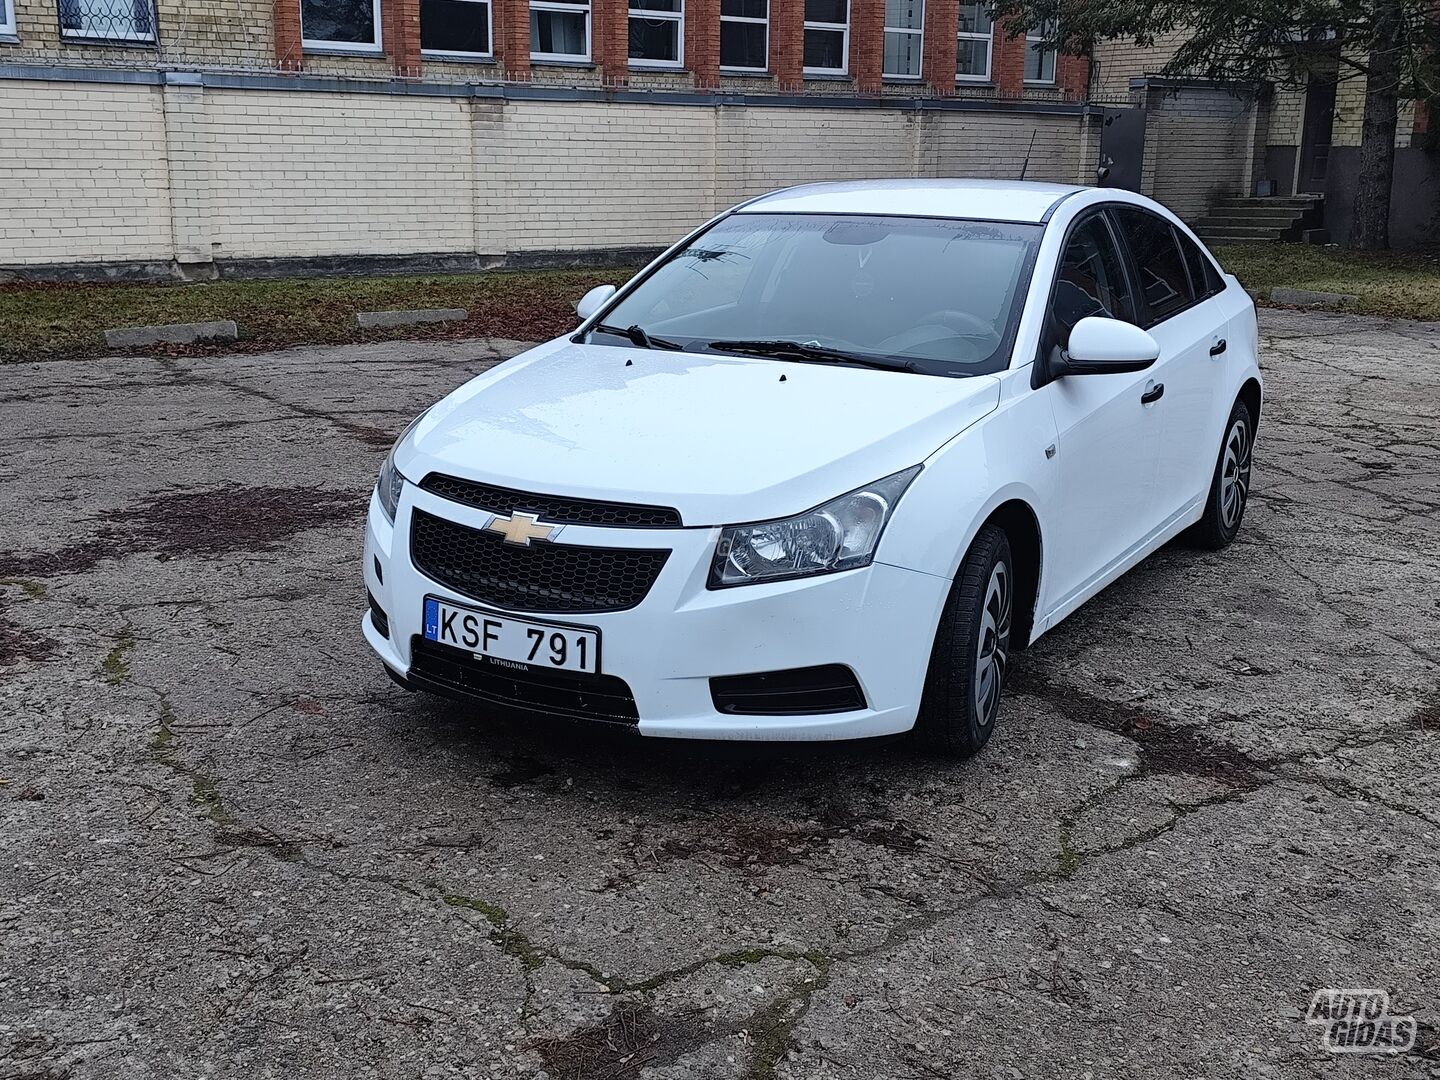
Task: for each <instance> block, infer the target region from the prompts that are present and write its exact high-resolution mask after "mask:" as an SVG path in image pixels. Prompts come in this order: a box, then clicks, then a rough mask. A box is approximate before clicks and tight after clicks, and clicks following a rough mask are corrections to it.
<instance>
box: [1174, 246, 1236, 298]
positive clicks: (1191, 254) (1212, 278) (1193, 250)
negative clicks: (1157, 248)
mask: <svg viewBox="0 0 1440 1080" xmlns="http://www.w3.org/2000/svg"><path fill="white" fill-rule="evenodd" d="M1175 235H1176V237H1177V238H1178V239H1179V241H1180V250H1181V251H1182V252H1183V253H1184V255H1185V265H1186V266H1187V267H1189V268H1190V284H1191V285H1192V286H1193V287H1194V289H1195V296H1196V299H1206V298H1208V297H1211V296H1214V295H1215V294H1216V293H1218V292H1224V291H1225V282H1223V281H1222V280H1220V271H1218V270H1216V269H1215V264H1214V263H1213V262H1211V261H1210V260H1209V259H1208V258H1206V257H1205V253H1204V252H1202V251H1201V250H1200V248H1199V247H1197V246H1196V244H1195V241H1194V240H1191V239H1190V238H1189V237H1188V236H1186V235H1185V234H1184V233H1182V232H1181V231H1180V230H1179V229H1176V230H1175Z"/></svg>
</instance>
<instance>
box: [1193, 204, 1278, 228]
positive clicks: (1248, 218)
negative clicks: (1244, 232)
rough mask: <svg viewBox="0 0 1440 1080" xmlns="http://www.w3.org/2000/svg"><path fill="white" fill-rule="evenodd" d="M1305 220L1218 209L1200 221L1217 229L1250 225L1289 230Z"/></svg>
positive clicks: (1272, 214) (1270, 214)
mask: <svg viewBox="0 0 1440 1080" xmlns="http://www.w3.org/2000/svg"><path fill="white" fill-rule="evenodd" d="M1303 218H1304V215H1303V214H1285V213H1280V214H1276V213H1264V214H1260V213H1255V214H1242V213H1240V212H1238V211H1230V210H1225V209H1223V208H1221V209H1217V210H1216V211H1215V212H1214V213H1212V214H1211V215H1210V216H1209V217H1206V218H1202V219H1201V220H1200V224H1202V225H1206V226H1209V227H1211V228H1216V229H1223V228H1229V227H1231V226H1241V227H1245V226H1250V225H1258V226H1260V227H1262V228H1266V229H1289V228H1292V227H1293V226H1295V225H1298V224H1299V223H1300V222H1301V220H1303Z"/></svg>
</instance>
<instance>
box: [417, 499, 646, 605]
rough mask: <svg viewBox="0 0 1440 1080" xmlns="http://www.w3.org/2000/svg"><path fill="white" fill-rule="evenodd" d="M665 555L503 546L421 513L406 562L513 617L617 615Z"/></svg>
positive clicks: (494, 537)
mask: <svg viewBox="0 0 1440 1080" xmlns="http://www.w3.org/2000/svg"><path fill="white" fill-rule="evenodd" d="M669 557H670V552H669V551H668V550H655V549H640V550H636V549H630V548H601V547H582V546H581V545H579V544H554V543H547V542H536V543H532V544H529V545H525V546H521V545H519V544H511V543H507V542H506V541H505V540H503V539H502V538H501V537H500V535H499V534H498V533H492V532H487V531H485V530H483V529H472V528H470V527H469V526H466V525H460V524H457V523H456V522H453V521H446V520H445V519H444V518H438V517H435V516H434V515H433V514H427V513H425V511H423V510H416V511H414V513H413V517H412V523H411V526H410V558H411V559H412V560H413V561H414V563H415V568H416V569H417V570H419V571H420V572H421V573H422V574H424V575H425V576H426V577H428V578H430V579H431V580H433V581H438V582H439V583H440V584H442V585H445V586H448V587H449V588H451V589H454V590H455V591H456V592H458V593H460V594H461V595H463V596H469V597H471V598H472V599H475V600H480V601H483V602H484V603H487V604H494V605H495V606H496V607H501V608H508V609H511V610H518V611H568V612H596V611H624V610H625V609H626V608H632V607H634V606H635V605H636V604H638V603H640V601H641V600H644V599H645V594H646V593H648V592H649V591H650V586H652V585H653V584H655V579H656V577H658V576H659V574H660V568H661V567H662V566H664V565H665V560H666V559H668V558H669Z"/></svg>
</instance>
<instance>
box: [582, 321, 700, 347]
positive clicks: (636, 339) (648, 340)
mask: <svg viewBox="0 0 1440 1080" xmlns="http://www.w3.org/2000/svg"><path fill="white" fill-rule="evenodd" d="M596 330H599V331H600V332H601V333H603V334H614V335H616V336H617V337H623V338H629V339H630V342H631V344H633V345H634V346H635V347H636V348H640V349H669V350H670V351H671V352H680V351H681V350H682V349H684V348H685V346H684V345H681V344H679V343H678V342H674V341H667V340H665V339H664V338H661V337H652V336H651V335H649V334H647V333H646V332H645V328H644V327H642V326H641V325H640V324H639V323H636V324H635V325H633V326H627V327H626V328H625V329H624V330H621V329H620V328H619V327H618V326H606V325H605V324H604V323H599V324H597V325H595V326H592V327H591V328H590V332H591V333H594V332H595V331H596Z"/></svg>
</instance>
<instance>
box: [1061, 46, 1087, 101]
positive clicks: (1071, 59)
mask: <svg viewBox="0 0 1440 1080" xmlns="http://www.w3.org/2000/svg"><path fill="white" fill-rule="evenodd" d="M1055 83H1056V85H1057V86H1059V87H1060V90H1061V92H1062V93H1063V94H1064V95H1065V100H1066V101H1084V100H1085V99H1086V98H1088V97H1089V96H1090V57H1088V56H1084V55H1077V54H1072V53H1061V54H1060V55H1059V56H1057V57H1056V58H1055Z"/></svg>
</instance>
